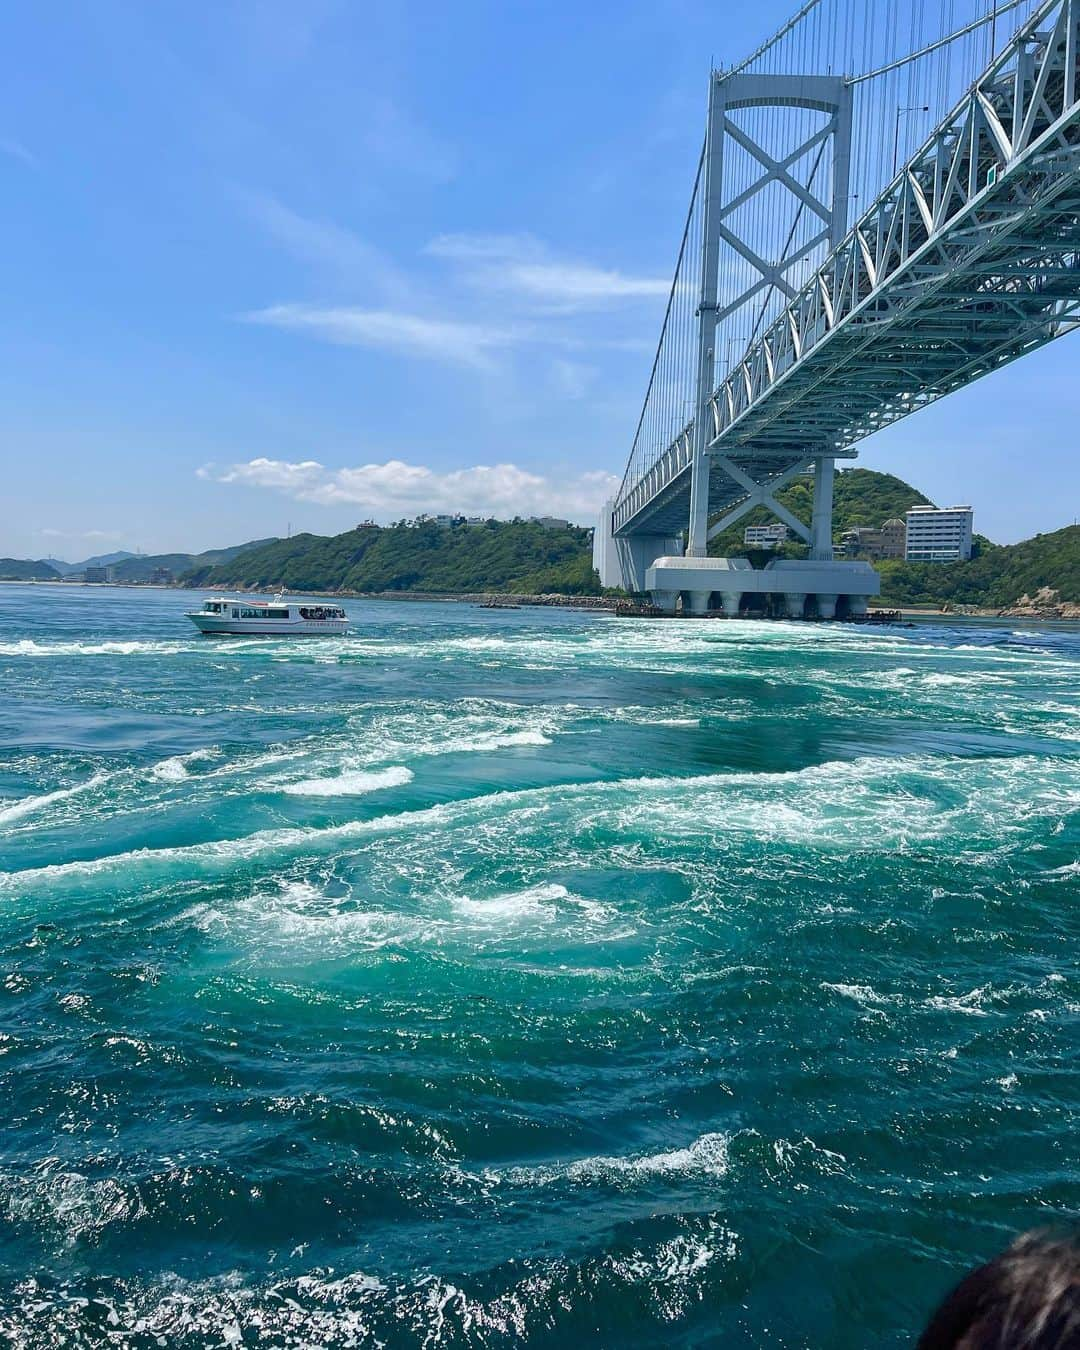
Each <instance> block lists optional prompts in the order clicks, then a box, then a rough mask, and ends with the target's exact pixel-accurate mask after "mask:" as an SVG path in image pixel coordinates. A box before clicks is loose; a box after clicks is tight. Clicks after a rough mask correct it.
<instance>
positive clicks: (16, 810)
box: [0, 773, 110, 825]
mask: <svg viewBox="0 0 1080 1350" xmlns="http://www.w3.org/2000/svg"><path fill="white" fill-rule="evenodd" d="M109 776H110V775H109V774H107V773H96V774H94V776H93V777H92V778H88V779H87V780H86V781H85V782H84V783H75V784H74V785H73V786H72V787H67V788H57V789H56V791H55V792H43V793H41V794H40V795H38V796H35V797H20V798H19V800H18V801H15V802H12V803H11V805H10V806H0V825H7V824H10V823H11V821H13V820H21V819H22V818H23V816H28V815H31V814H32V813H33V812H35V811H40V810H41V809H42V808H43V807H46V806H51V805H52V804H53V803H54V802H62V801H67V800H68V798H70V797H76V796H78V794H79V793H80V792H88V791H89V790H90V789H91V788H95V787H99V786H100V785H101V784H102V783H104V782H105V780H106V779H107V778H108V777H109Z"/></svg>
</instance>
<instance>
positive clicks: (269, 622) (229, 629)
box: [187, 612, 349, 637]
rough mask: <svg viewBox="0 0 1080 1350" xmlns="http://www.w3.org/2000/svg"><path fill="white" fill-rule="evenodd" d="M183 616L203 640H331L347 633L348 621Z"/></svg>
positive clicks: (200, 614) (222, 615)
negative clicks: (221, 638) (283, 638)
mask: <svg viewBox="0 0 1080 1350" xmlns="http://www.w3.org/2000/svg"><path fill="white" fill-rule="evenodd" d="M187 617H188V618H189V619H190V620H191V622H192V623H193V624H194V625H195V627H196V628H197V629H198V630H199V632H200V633H202V634H203V636H204V637H333V636H335V635H341V634H344V633H347V632H348V631H349V621H348V619H234V618H231V617H230V616H229V615H225V614H203V613H201V612H197V613H193V614H189V615H188V616H187Z"/></svg>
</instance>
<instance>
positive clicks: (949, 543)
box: [904, 506, 975, 562]
mask: <svg viewBox="0 0 1080 1350" xmlns="http://www.w3.org/2000/svg"><path fill="white" fill-rule="evenodd" d="M974 514H975V513H974V512H973V510H972V509H971V507H970V506H946V507H936V506H913V507H912V508H911V510H910V511H909V512H908V513H907V542H906V545H905V548H904V557H905V558H906V559H907V560H908V562H957V561H961V560H966V559H968V558H970V557H971V545H972V538H973V521H974Z"/></svg>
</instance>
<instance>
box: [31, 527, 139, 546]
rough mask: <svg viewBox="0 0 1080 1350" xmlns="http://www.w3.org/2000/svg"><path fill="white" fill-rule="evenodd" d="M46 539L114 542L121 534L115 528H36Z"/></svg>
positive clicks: (120, 537)
mask: <svg viewBox="0 0 1080 1350" xmlns="http://www.w3.org/2000/svg"><path fill="white" fill-rule="evenodd" d="M38 534H41V535H44V536H45V538H46V539H94V540H98V541H99V542H106V543H108V542H116V541H117V540H118V539H122V538H123V536H122V535H121V534H119V533H118V532H117V531H116V530H54V529H51V528H49V527H46V528H45V529H41V530H38Z"/></svg>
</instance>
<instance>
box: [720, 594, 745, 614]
mask: <svg viewBox="0 0 1080 1350" xmlns="http://www.w3.org/2000/svg"><path fill="white" fill-rule="evenodd" d="M720 601H721V603H722V604H723V606H724V613H725V614H726V615H727V617H728V618H729V619H734V618H737V617H738V614H739V606H740V605H741V604H742V591H721V592H720Z"/></svg>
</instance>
